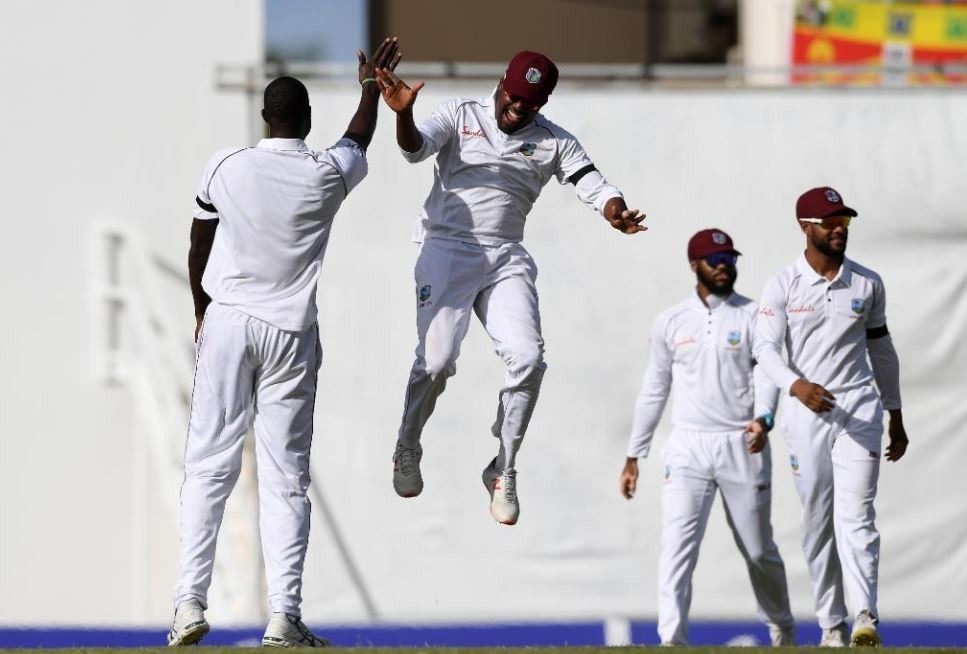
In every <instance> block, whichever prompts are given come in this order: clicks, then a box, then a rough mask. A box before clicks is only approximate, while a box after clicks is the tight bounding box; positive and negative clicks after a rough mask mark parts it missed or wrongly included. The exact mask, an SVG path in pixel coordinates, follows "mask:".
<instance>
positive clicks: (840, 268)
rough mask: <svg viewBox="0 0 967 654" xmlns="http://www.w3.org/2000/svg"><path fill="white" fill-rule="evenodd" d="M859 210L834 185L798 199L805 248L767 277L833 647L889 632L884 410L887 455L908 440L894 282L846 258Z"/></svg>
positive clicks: (806, 530)
mask: <svg viewBox="0 0 967 654" xmlns="http://www.w3.org/2000/svg"><path fill="white" fill-rule="evenodd" d="M856 215H857V214H856V211H855V210H853V209H851V208H850V207H848V206H846V204H845V203H844V201H843V198H842V196H841V195H840V194H839V193H838V192H837V191H836V190H835V189H833V188H830V187H828V186H821V187H816V188H813V189H810V190H808V191H806V192H805V193H803V194H802V195H801V196H800V197H799V199H798V200H797V202H796V218H797V221H798V225H799V229H800V230H801V231H802V233H803V235H804V236H805V237H806V250H805V252H803V254H802V256H800V257H799V258H798V259H796V261H794V262H793V263H792V264H791V265H789V266H787V267H786V268H784V269H783V270H781V271H780V272H779V274H777V275H776V276H775V277H773V278H772V279H770V280H769V282H768V283H767V284H766V287H765V290H764V291H763V293H762V299H761V301H760V306H759V318H758V320H757V321H756V339H755V356H756V359H757V360H758V361H759V364H760V365H761V366H762V368H763V369H764V370H765V371H766V372H767V373H768V374H769V376H770V377H771V378H772V380H773V381H774V382H775V383H776V384H777V385H778V386H779V389H780V394H781V397H782V404H781V406H780V424H781V428H782V431H783V433H784V435H785V439H786V445H787V447H788V449H789V452H790V464H791V467H792V472H793V477H794V480H795V485H796V491H797V492H798V494H799V499H800V501H801V502H802V546H803V553H804V554H805V556H806V564H807V566H808V568H809V574H810V576H811V577H812V586H813V599H814V602H815V608H816V615H817V617H818V618H819V625H820V627H822V629H823V636H822V641H821V643H820V644H821V645H823V646H829V647H842V646H845V645H847V644H849V643H851V644H852V645H854V646H863V645H866V646H878V645H879V644H880V642H881V638H880V634H879V629H878V624H879V614H878V612H877V607H876V591H877V576H878V570H879V564H880V534H879V532H878V531H877V529H876V524H875V517H876V512H875V510H874V508H873V500H874V498H875V497H876V485H877V479H878V478H879V473H880V449H881V444H882V438H883V410H884V409H886V410H887V411H888V412H889V414H890V427H889V437H890V442H889V445H888V446H887V448H886V458H887V460H888V461H897V460H899V459H900V457H902V456H903V454H904V452H906V449H907V442H908V441H907V434H906V430H905V429H904V426H903V414H902V412H901V403H900V365H899V361H898V358H897V354H896V350H895V349H894V347H893V340H892V339H891V337H890V332H889V330H888V329H887V325H886V291H885V289H884V287H883V280H882V279H880V276H879V275H877V274H876V273H875V272H873V271H872V270H870V269H869V268H865V267H864V266H861V265H860V264H858V263H856V262H855V261H852V260H851V259H848V258H847V257H846V244H847V240H848V238H849V227H850V224H851V221H852V220H853V219H854V218H855V217H856ZM783 348H785V350H786V353H787V355H788V361H787V360H786V359H784V358H783V356H782V350H783ZM874 382H875V385H874ZM848 606H849V607H850V608H851V609H852V611H851V612H850V611H848V610H847V607H848ZM850 615H852V616H853V627H852V632H851V634H849V636H848V635H847V625H846V621H847V618H848V617H849V616H850Z"/></svg>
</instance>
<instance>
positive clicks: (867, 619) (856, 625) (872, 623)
mask: <svg viewBox="0 0 967 654" xmlns="http://www.w3.org/2000/svg"><path fill="white" fill-rule="evenodd" d="M878 622H879V621H878V620H877V619H876V618H875V617H873V615H872V614H871V613H870V612H869V611H865V610H864V611H860V612H859V613H858V614H857V615H856V620H854V621H853V635H852V636H850V644H851V645H852V646H853V647H879V646H880V645H882V644H883V639H881V638H880V632H879V631H878V630H877V628H876V625H877V623H878Z"/></svg>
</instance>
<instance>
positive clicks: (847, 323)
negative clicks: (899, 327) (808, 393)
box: [755, 254, 899, 408]
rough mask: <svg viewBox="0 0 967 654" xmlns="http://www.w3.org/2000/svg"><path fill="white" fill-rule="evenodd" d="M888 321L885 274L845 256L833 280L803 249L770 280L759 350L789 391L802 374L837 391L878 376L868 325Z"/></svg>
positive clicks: (761, 310) (757, 343)
mask: <svg viewBox="0 0 967 654" xmlns="http://www.w3.org/2000/svg"><path fill="white" fill-rule="evenodd" d="M885 325H886V292H885V290H884V288H883V281H882V280H881V279H880V276H879V275H877V274H876V273H875V272H873V271H872V270H870V269H869V268H864V267H863V266H861V265H859V264H858V263H856V262H855V261H851V260H850V259H848V258H844V260H843V265H842V266H841V267H840V269H839V274H837V275H836V278H835V279H833V280H832V281H829V280H827V279H826V278H825V277H823V276H822V275H820V274H819V273H817V272H816V271H815V270H813V268H812V266H810V265H809V262H807V261H806V256H805V254H803V255H802V256H800V257H799V258H798V259H797V260H796V261H795V263H793V264H791V265H789V266H787V267H786V268H784V269H783V270H782V271H780V272H779V274H777V275H776V276H775V277H773V278H772V279H770V280H769V281H768V282H767V283H766V287H765V290H764V291H763V293H762V300H761V301H760V303H759V317H758V320H757V321H756V341H755V356H756V359H757V360H758V361H759V364H760V365H761V366H762V367H763V368H764V369H765V371H766V372H767V373H768V374H769V376H770V377H772V379H773V381H775V382H776V384H777V385H778V386H779V388H780V389H781V390H782V392H783V393H788V392H789V388H790V387H791V386H792V384H793V382H795V381H796V380H797V379H799V378H800V377H802V378H804V379H806V380H808V381H810V382H813V383H814V384H819V385H820V386H822V387H824V388H825V389H826V390H828V391H829V392H831V393H832V394H833V395H835V394H836V393H837V392H840V391H846V390H850V389H853V388H858V387H860V386H863V385H865V384H869V383H871V382H872V381H873V371H872V370H871V368H870V364H869V361H868V360H867V336H866V330H868V329H875V328H881V327H883V326H885ZM783 344H785V346H786V351H787V352H788V353H789V363H788V365H787V364H786V362H785V361H784V360H783V358H782V346H783ZM891 349H892V348H891ZM898 401H899V400H898V399H897V403H898ZM887 408H892V407H889V406H888V407H887Z"/></svg>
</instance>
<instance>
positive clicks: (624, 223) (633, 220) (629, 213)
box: [602, 196, 648, 234]
mask: <svg viewBox="0 0 967 654" xmlns="http://www.w3.org/2000/svg"><path fill="white" fill-rule="evenodd" d="M602 214H603V215H604V219H605V220H607V221H608V222H609V223H611V226H612V227H614V228H615V229H617V230H618V231H619V232H622V233H624V234H637V233H638V232H643V231H645V230H647V229H648V227H647V226H646V225H642V224H641V221H642V220H644V219H645V214H643V213H641V212H640V211H638V210H637V209H629V208H628V206H627V205H626V204H625V201H624V199H622V198H621V197H620V196H619V197H614V198H611V199H610V200H608V201H607V202H606V203H605V205H604V211H603V212H602Z"/></svg>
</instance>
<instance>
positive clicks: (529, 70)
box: [504, 50, 557, 105]
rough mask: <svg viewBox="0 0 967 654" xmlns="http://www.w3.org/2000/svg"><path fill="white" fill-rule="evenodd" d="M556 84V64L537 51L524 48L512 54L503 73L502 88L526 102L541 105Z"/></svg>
mask: <svg viewBox="0 0 967 654" xmlns="http://www.w3.org/2000/svg"><path fill="white" fill-rule="evenodd" d="M555 86H557V66H555V65H554V62H553V61H551V60H550V59H548V58H547V57H545V56H544V55H542V54H541V53H539V52H531V51H530V50H524V51H523V52H518V53H517V54H515V55H514V58H513V59H511V60H510V63H509V64H507V71H506V72H505V73H504V90H505V91H507V93H509V94H510V95H516V96H519V97H521V98H524V100H526V101H527V102H531V103H533V104H536V105H543V104H545V103H546V102H547V98H548V96H549V95H550V94H551V91H553V90H554V87H555Z"/></svg>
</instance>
